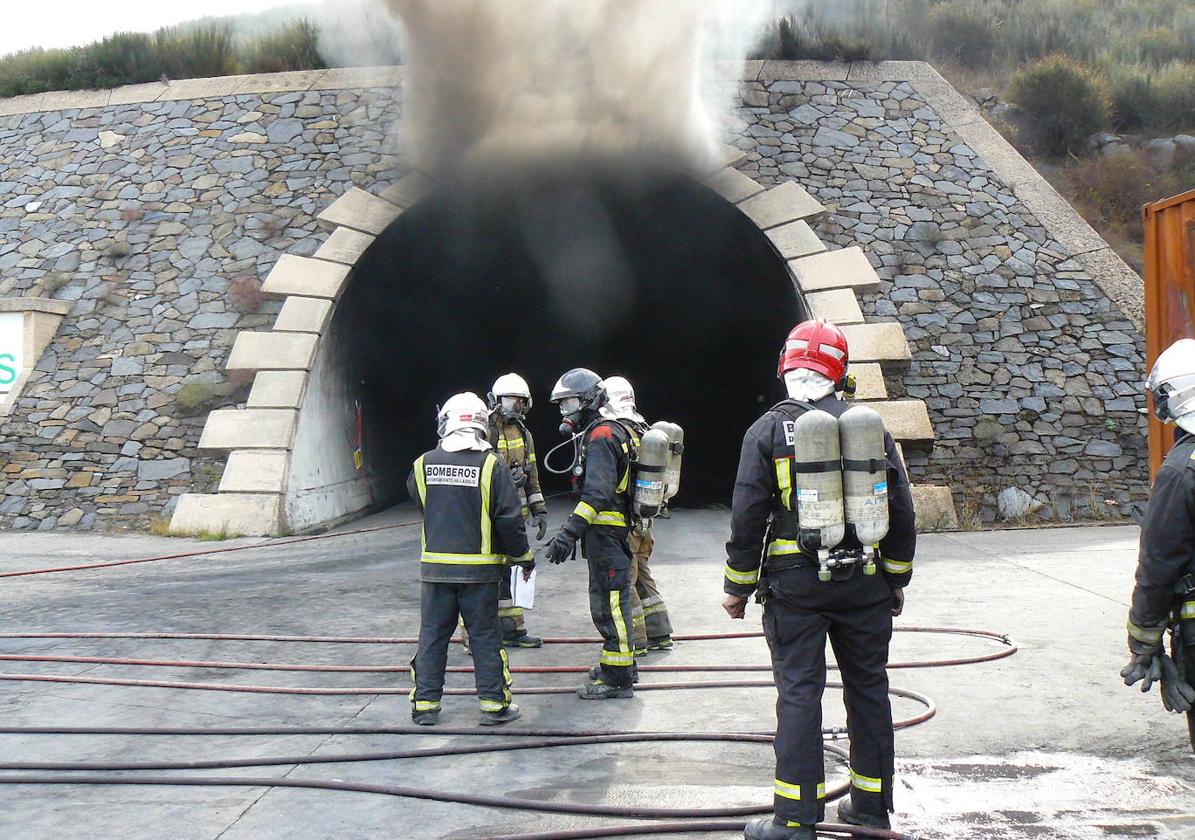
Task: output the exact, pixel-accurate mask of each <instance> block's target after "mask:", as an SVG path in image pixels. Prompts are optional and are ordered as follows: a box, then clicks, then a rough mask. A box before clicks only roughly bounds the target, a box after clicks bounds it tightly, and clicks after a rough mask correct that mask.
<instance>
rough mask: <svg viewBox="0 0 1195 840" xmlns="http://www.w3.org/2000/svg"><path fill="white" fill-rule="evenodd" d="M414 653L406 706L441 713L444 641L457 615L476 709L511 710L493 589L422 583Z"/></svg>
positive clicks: (482, 585)
mask: <svg viewBox="0 0 1195 840" xmlns="http://www.w3.org/2000/svg"><path fill="white" fill-rule="evenodd" d="M422 601H423V603H422V613H421V620H420V624H419V651H418V653H416V654H415V658H414V659H412V660H411V680H412V682H414V683H415V687H414V688H413V689H412V690H411V704H412V707H413V709H414V710H415V711H420V710H423V709H438V708H440V697H441V696H442V695H443V693H444V666H445V663H446V662H447V659H448V642H449V640H450V639H451V638H452V631H453V630H455V629H456V622H457V616H458V615H459V616H460V617H461V618H462V619H463V620H464V623H465V627H466V628H467V629H468V631H469V640H470V641H469V644H470V648H471V649H472V653H473V669H474V679H475V681H476V684H477V696H478V698H479V700H480V701H481V710H482V711H484V712H497V711H501V710H502V709H505V708H506V707H507V706H509V705H510V700H511V695H510V686H511V676H510V665H509V664H508V663H507V661H506V651H505V650H504V649H503V647H502V633H501V630H500V629H499V626H498V584H497V582H493V583H427V582H426V581H425V582H424V583H423V599H422Z"/></svg>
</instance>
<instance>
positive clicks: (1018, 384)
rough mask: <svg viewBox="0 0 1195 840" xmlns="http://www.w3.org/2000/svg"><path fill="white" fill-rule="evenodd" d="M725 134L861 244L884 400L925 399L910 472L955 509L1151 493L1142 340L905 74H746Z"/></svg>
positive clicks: (1115, 507)
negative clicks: (928, 434)
mask: <svg viewBox="0 0 1195 840" xmlns="http://www.w3.org/2000/svg"><path fill="white" fill-rule="evenodd" d="M743 102H744V107H743V108H741V109H740V110H739V111H738V117H739V120H740V121H739V123H738V124H737V125H736V126H735V129H734V133H735V139H734V141H733V142H734V145H736V146H737V147H739V148H740V149H743V150H744V151H746V152H747V153H748V154H747V159H746V161H745V162H744V163H743V164H742V165H740V167H739V168H740V169H742V171H744V172H745V173H747V174H749V175H751V176H752V177H753V178H755V179H756V180H758V181H759V182H760V183H763V184H766V185H769V186H771V185H774V184H776V183H780V182H782V181H786V180H793V181H797V182H798V183H800V184H801V186H803V187H804V188H805V189H806V190H808V191H809V192H810V193H811V194H813V195H814V196H815V197H816V198H817V199H818V200H819V201H821V202H822V203H823V204H825V205H827V206H828V207H829V208H830V212H829V213H828V214H827V217H826V218H825V220H824V221H822V222H821V223H820V224H819V225H818V226H817V227H816V232H817V234H818V236H820V237H821V238H822V239H823V240H824V241H826V242H827V243H831V242H833V243H835V244H836V245H837V246H838V247H847V246H850V245H859V246H861V247H862V248H863V250H864V251H865V252H866V253H867V255H868V258H869V259H870V260H871V262H872V265H873V266H874V267H875V268H876V270H877V272H878V273H879V275H880V277H881V279H882V281H883V286H882V288H881V290H880V291H879V292H878V293H877V294H874V295H870V296H867V298H866V300H865V302H864V305H863V309H864V314H865V315H866V316H867V319H868V321H872V320H897V321H899V322H900V323H901V324H902V325H903V326H904V329H905V334H906V336H907V337H908V340H909V343H910V346H911V349H912V353H913V361H912V365H911V367H910V368H909V369H908V370H907V371H903V372H900V373H899V374H898V375H889V376H887V384H888V389H889V393H890V395H891V396H905V395H907V396H909V397H914V398H918V399H923V400H925V402H926V404H927V405H928V407H929V410H930V416H931V419H932V420H933V422H934V426H935V428H936V431H937V434H938V440H937V442H936V444H935V445H934V448H933V450H932V452H929V453H926V452H917V451H912V450H910V451H907V452H906V460H907V462H908V465H909V468H910V472H911V473H912V475H913V479H914V481H916V482H929V483H939V484H947V485H950V486H951V487H953V489H954V492H955V499H956V502H958V503H959V506H960V511H961V512H962V513H963V515H964V516H965V517H967V516H969V517H972V518H974V519H981V520H984V521H991V520H992V519H994V518H996V517H997V516H999V515H1000V514H1001V510H1002V509H1003V512H1004V513H1005V514H1006V515H1011V516H1017V515H1027V514H1029V513H1031V512H1033V513H1034V514H1035V515H1036V516H1040V517H1044V518H1059V519H1070V518H1072V517H1075V516H1097V517H1103V516H1120V515H1125V514H1126V513H1127V510H1128V508H1129V506H1130V504H1131V503H1132V502H1133V501H1135V500H1140V499H1143V498H1144V497H1145V495H1146V494H1147V492H1148V476H1147V466H1146V464H1147V450H1148V446H1147V442H1146V437H1145V434H1146V430H1145V418H1144V414H1143V413H1142V412H1143V411H1144V410H1145V408H1146V401H1145V398H1144V396H1143V394H1142V387H1141V383H1142V381H1143V379H1144V371H1143V368H1144V344H1143V338H1142V336H1141V335H1140V334H1139V333H1138V332H1137V331H1136V329H1135V328H1134V326H1133V325H1132V323H1130V322H1129V320H1128V319H1127V318H1126V317H1125V316H1124V314H1123V313H1122V312H1121V311H1119V310H1118V309H1117V308H1116V307H1115V305H1114V304H1113V303H1112V302H1111V301H1110V300H1109V298H1108V297H1107V295H1106V294H1105V293H1104V292H1103V291H1102V289H1101V288H1100V286H1099V285H1097V284H1096V283H1095V282H1094V281H1093V280H1092V278H1091V277H1090V276H1089V275H1088V274H1086V273H1085V272H1084V269H1083V266H1082V265H1081V264H1080V262H1078V261H1077V260H1076V259H1074V258H1073V257H1074V255H1072V254H1070V253H1068V252H1067V251H1066V249H1065V248H1063V247H1062V246H1061V245H1060V244H1059V243H1058V242H1056V241H1055V240H1053V239H1052V238H1051V236H1050V234H1049V232H1048V231H1047V230H1046V228H1045V227H1044V226H1043V225H1042V224H1041V223H1040V222H1039V220H1038V219H1036V218H1035V217H1034V216H1033V214H1032V213H1031V212H1030V211H1029V210H1028V209H1027V208H1026V207H1025V206H1024V205H1023V204H1022V203H1021V202H1020V201H1019V200H1018V199H1017V197H1016V195H1015V194H1014V192H1013V190H1012V189H1010V188H1009V187H1008V185H1007V184H1005V183H1004V182H1003V181H1002V180H1001V178H1000V177H999V176H998V175H997V173H995V172H994V171H993V170H992V169H991V168H990V167H989V166H988V165H987V164H986V163H985V162H984V161H983V160H981V159H980V158H979V157H978V156H977V155H976V153H975V152H974V151H973V150H972V149H971V148H969V147H968V146H967V145H966V144H965V143H963V142H961V141H960V139H959V138H958V137H957V136H955V135H954V134H953V133H952V131H951V129H950V127H949V126H948V125H946V124H944V123H943V121H942V119H941V118H940V117H939V115H938V114H937V113H935V112H934V111H933V110H932V109H931V108H930V107H928V106H927V105H926V104H925V102H924V101H922V100H921V99H920V98H919V97H918V95H917V93H916V91H915V89H914V87H913V86H912V85H911V84H909V83H908V82H855V83H848V82H800V81H777V82H772V83H763V82H750V83H746V84H745V85H744V86H743Z"/></svg>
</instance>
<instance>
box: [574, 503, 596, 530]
mask: <svg viewBox="0 0 1195 840" xmlns="http://www.w3.org/2000/svg"><path fill="white" fill-rule="evenodd" d="M573 515H574V516H579V517H581V518H582V519H584V520H585V522H586V523H587V524H589V525H592V524H593V520H594V519H595V518H596V517H597V515H598V513H597V511H596V510H594V509H593V506H592V505H589V504H586V503H585V502H577V506H576V507H575V508H573Z"/></svg>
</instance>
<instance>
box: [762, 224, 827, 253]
mask: <svg viewBox="0 0 1195 840" xmlns="http://www.w3.org/2000/svg"><path fill="white" fill-rule="evenodd" d="M766 235H767V237H768V239H770V240H772V245H774V246H775V247H776V251H777V252H778V253H779V254H780V256H782V257H783V258H784V259H786V260H795V259H797V258H799V257H808V256H810V255H812V254H820V253H822V252H823V251H825V250H826V246H825V243H823V242H822V241H821V240H820V239H818V238H817V235H816V234H815V233H814V232H813V228H811V227H809V224H808V223H807V222H801V221H796V222H789V223H788V224H787V225H781V226H780V227H775V228H772V229H771V230H769V231H768V232H767V234H766Z"/></svg>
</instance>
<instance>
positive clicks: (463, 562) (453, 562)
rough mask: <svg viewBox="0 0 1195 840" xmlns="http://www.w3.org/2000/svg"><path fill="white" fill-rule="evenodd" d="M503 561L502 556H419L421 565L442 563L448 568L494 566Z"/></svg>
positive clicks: (432, 554) (503, 557)
mask: <svg viewBox="0 0 1195 840" xmlns="http://www.w3.org/2000/svg"><path fill="white" fill-rule="evenodd" d="M505 559H506V556H505V555H503V554H444V553H443V552H438V551H425V552H423V553H422V554H421V555H420V556H419V560H420V561H421V562H423V563H444V564H447V565H449V566H487V565H495V566H496V565H500V564H501V563H502V561H503V560H505Z"/></svg>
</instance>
